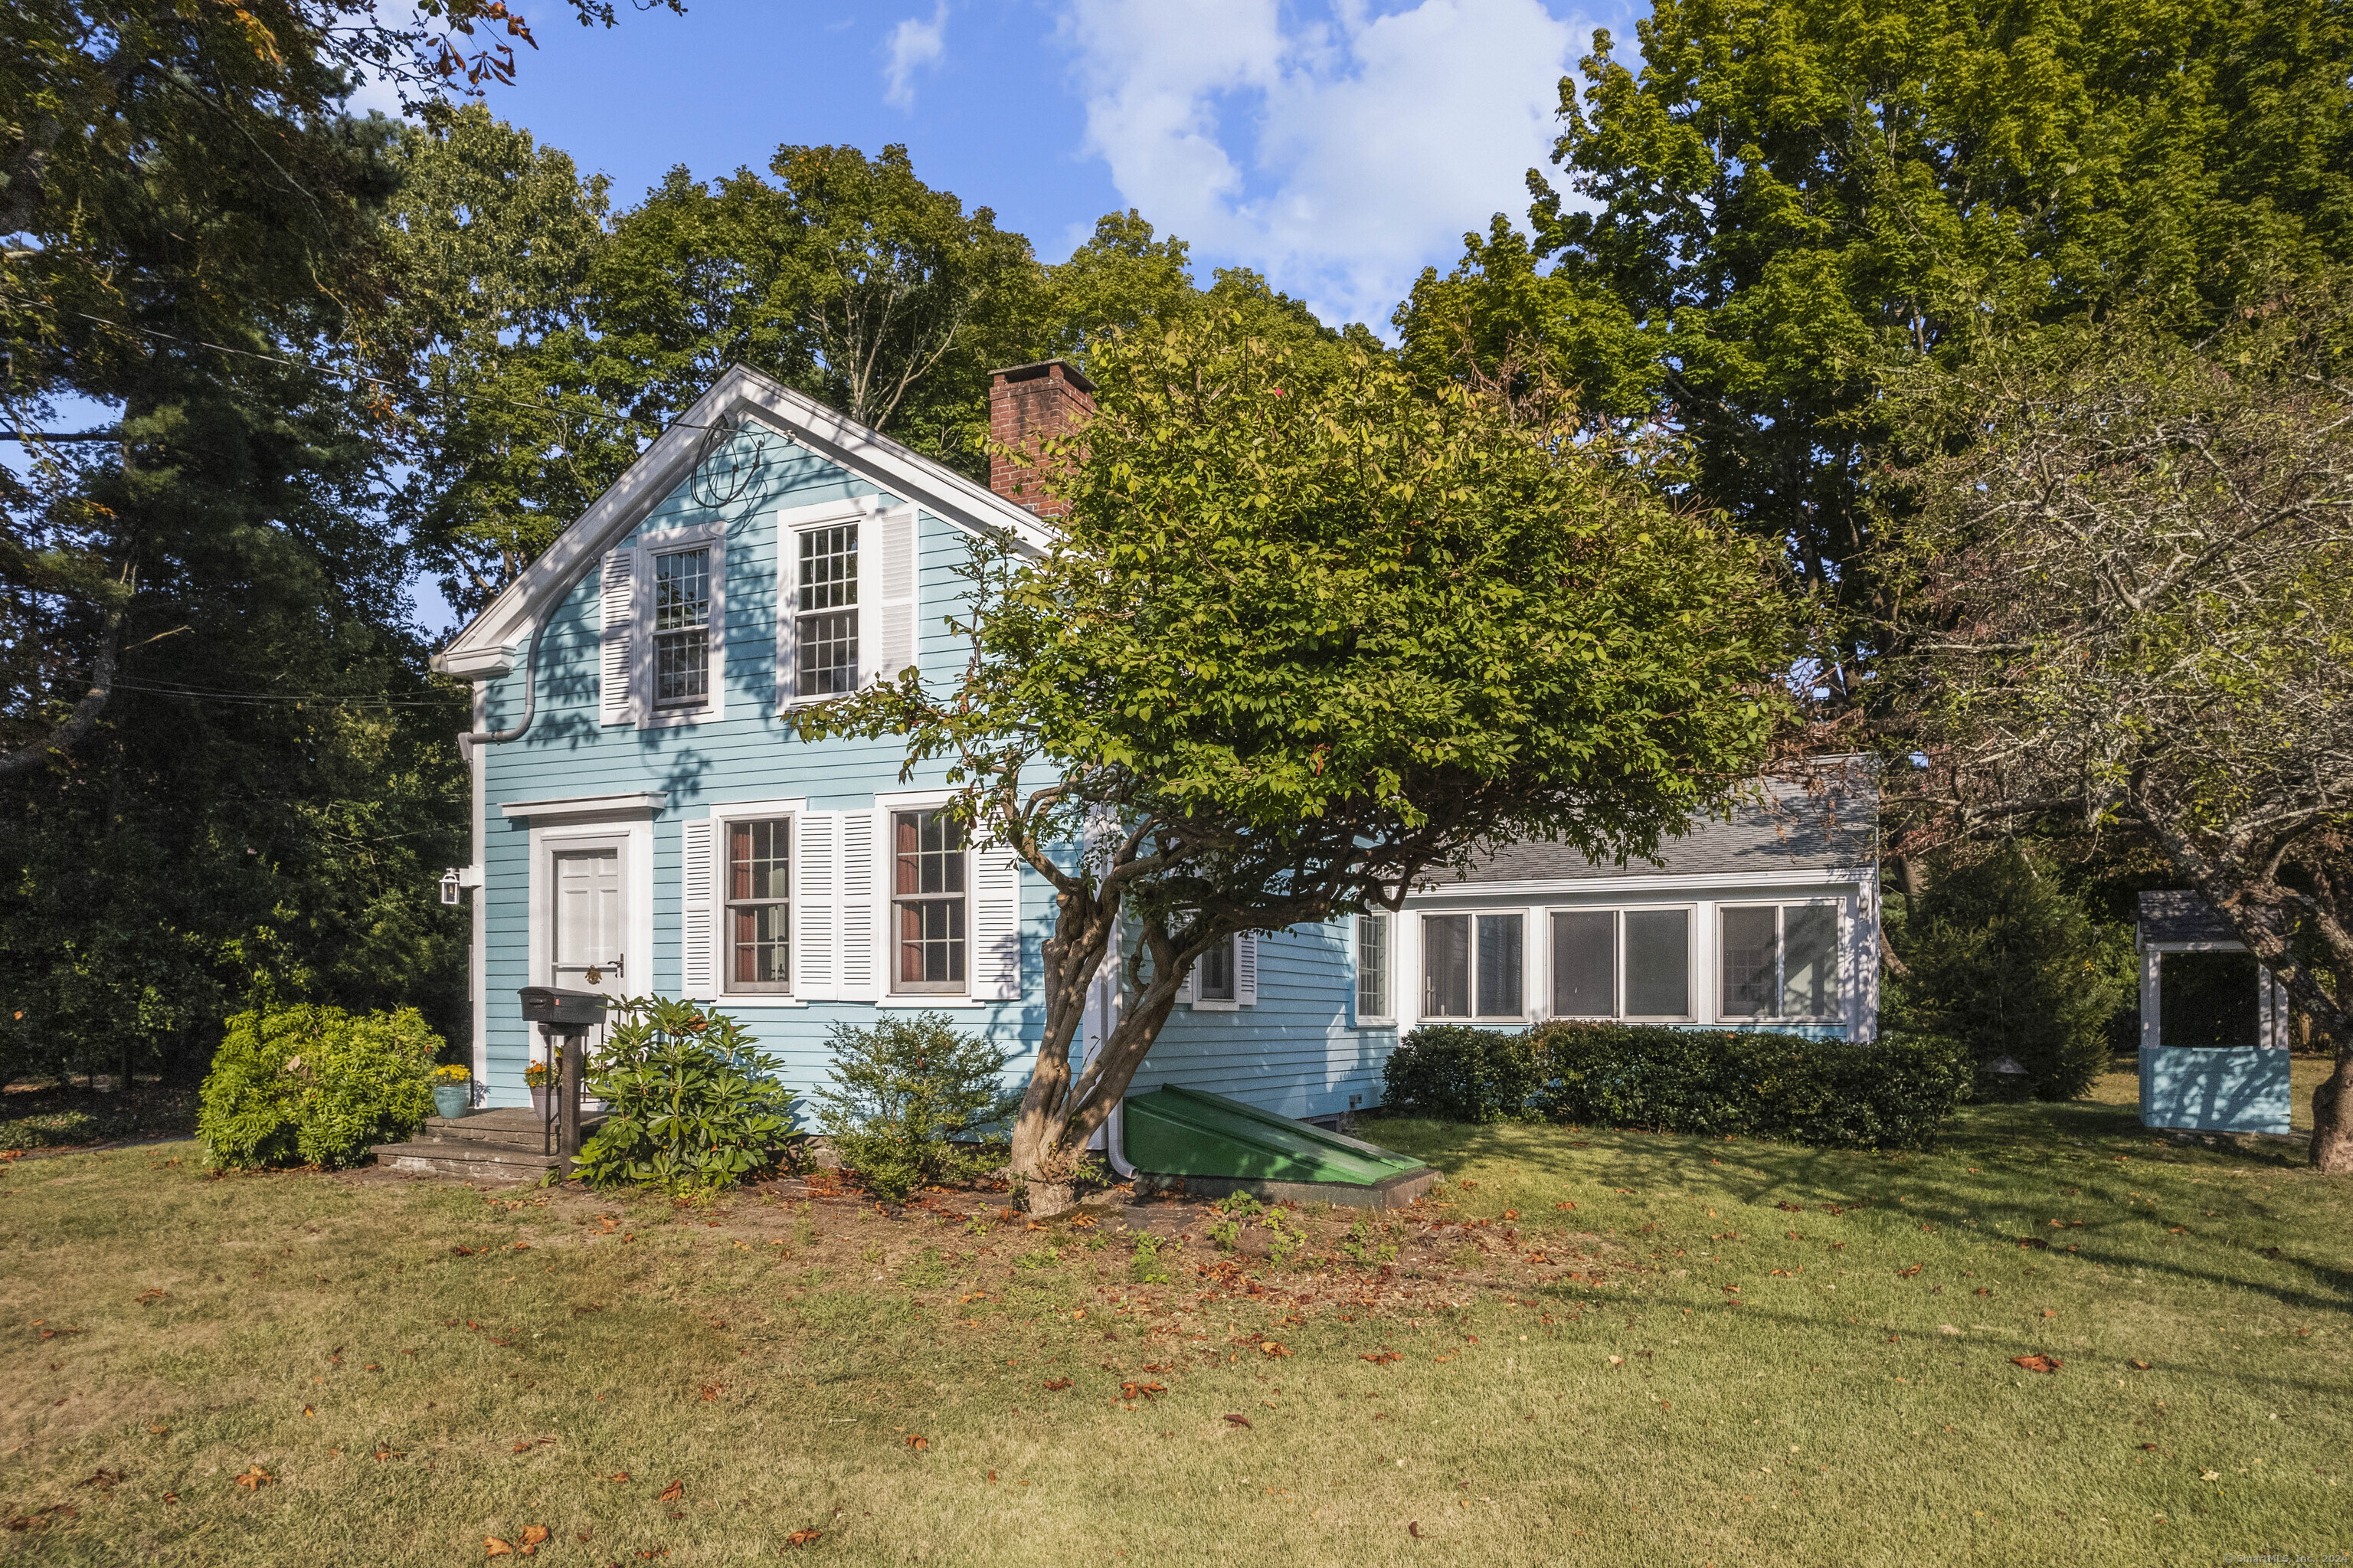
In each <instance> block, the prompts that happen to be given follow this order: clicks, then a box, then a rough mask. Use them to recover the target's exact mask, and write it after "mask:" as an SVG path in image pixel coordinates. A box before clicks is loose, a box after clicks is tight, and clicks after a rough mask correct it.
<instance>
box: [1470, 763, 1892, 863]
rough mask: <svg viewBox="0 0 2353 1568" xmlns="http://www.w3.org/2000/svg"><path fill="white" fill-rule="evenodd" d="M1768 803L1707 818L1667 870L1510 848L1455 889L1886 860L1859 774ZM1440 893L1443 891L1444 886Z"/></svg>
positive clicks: (1675, 847)
mask: <svg viewBox="0 0 2353 1568" xmlns="http://www.w3.org/2000/svg"><path fill="white" fill-rule="evenodd" d="M1761 782H1762V784H1763V794H1762V797H1761V798H1755V797H1752V798H1750V799H1746V800H1742V801H1740V802H1739V803H1738V804H1737V805H1736V806H1735V807H1734V808H1733V812H1732V816H1731V818H1730V820H1729V821H1725V820H1719V819H1716V818H1712V817H1711V818H1704V819H1702V820H1700V821H1694V823H1692V825H1691V831H1690V832H1687V833H1685V834H1683V837H1681V838H1676V839H1663V840H1662V841H1660V843H1659V859H1660V860H1661V861H1662V862H1663V864H1661V865H1652V864H1651V863H1650V862H1648V861H1646V860H1631V861H1629V862H1627V863H1625V864H1622V865H1611V864H1596V863H1594V862H1592V861H1589V860H1588V859H1586V858H1585V857H1584V856H1583V855H1581V854H1579V853H1577V851H1576V849H1575V848H1573V847H1572V846H1570V845H1568V844H1562V843H1546V842H1525V843H1516V844H1507V845H1505V846H1504V848H1502V849H1499V850H1494V851H1492V852H1490V853H1488V854H1486V855H1485V856H1483V857H1482V858H1481V859H1480V860H1479V861H1478V862H1477V863H1474V864H1473V865H1472V868H1471V870H1470V872H1469V874H1465V875H1461V876H1458V877H1457V878H1455V882H1456V883H1457V884H1458V885H1459V884H1461V883H1466V882H1469V883H1481V882H1597V881H1608V880H1610V879H1612V878H1617V877H1630V876H1651V877H1656V876H1722V875H1728V874H1739V873H1750V872H1787V871H1829V870H1836V869H1840V868H1843V867H1852V866H1867V865H1872V864H1874V863H1877V861H1878V859H1879V788H1878V783H1877V780H1876V779H1874V778H1873V776H1872V775H1871V773H1870V772H1869V771H1868V770H1867V769H1864V768H1839V767H1836V766H1832V767H1830V768H1825V769H1824V770H1823V772H1822V773H1821V774H1820V777H1819V778H1818V779H1817V780H1816V782H1817V784H1818V785H1819V786H1820V788H1819V789H1808V788H1807V786H1806V785H1804V784H1801V783H1796V782H1791V781H1788V780H1784V779H1765V780H1762V781H1761ZM1440 885H1441V886H1442V885H1443V884H1440Z"/></svg>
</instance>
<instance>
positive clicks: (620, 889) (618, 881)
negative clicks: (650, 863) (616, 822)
mask: <svg viewBox="0 0 2353 1568" xmlns="http://www.w3.org/2000/svg"><path fill="white" fill-rule="evenodd" d="M554 860H555V930H554V934H553V935H554V940H553V941H552V942H551V943H550V944H549V951H550V952H551V953H552V954H553V955H554V963H553V964H552V966H551V968H552V969H553V970H554V972H553V973H552V974H551V975H550V976H549V977H548V978H549V983H551V984H554V985H558V986H565V987H568V988H570V989H572V990H575V991H602V992H603V993H604V994H605V995H607V996H612V997H619V996H625V995H627V994H628V985H629V980H630V976H629V969H631V967H632V966H633V965H634V964H635V963H636V962H638V956H637V955H636V954H633V953H630V952H628V951H627V950H626V944H627V940H628V938H627V933H628V898H627V896H626V892H627V890H626V888H625V887H624V885H623V882H622V876H621V852H620V850H619V849H618V848H617V847H615V848H610V849H586V850H558V851H557V852H556V853H555V856H554ZM592 975H593V977H594V978H593V979H592V978H591V977H592Z"/></svg>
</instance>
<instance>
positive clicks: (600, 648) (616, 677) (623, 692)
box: [596, 550, 639, 724]
mask: <svg viewBox="0 0 2353 1568" xmlns="http://www.w3.org/2000/svg"><path fill="white" fill-rule="evenodd" d="M637 567H638V553H637V552H636V551H635V550H608V551H607V552H606V554H605V567H604V571H603V572H602V574H601V575H600V576H599V577H598V580H597V590H596V614H597V633H596V722H597V723H599V724H635V723H636V722H637V719H638V705H637V703H636V701H635V698H636V691H635V689H634V687H635V677H636V674H637V664H638V661H637V656H636V655H637V643H638V641H639V640H638V637H637V635H636V633H637V618H638V570H637Z"/></svg>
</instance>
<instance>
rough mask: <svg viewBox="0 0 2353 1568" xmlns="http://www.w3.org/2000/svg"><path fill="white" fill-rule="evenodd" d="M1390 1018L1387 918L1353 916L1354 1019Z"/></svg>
mask: <svg viewBox="0 0 2353 1568" xmlns="http://www.w3.org/2000/svg"><path fill="white" fill-rule="evenodd" d="M1389 1015H1390V1014H1389V917H1388V916H1387V915H1383V914H1377V913H1376V914H1370V915H1359V916H1356V1017H1357V1018H1358V1020H1359V1021H1361V1020H1364V1019H1367V1018H1387V1017H1388V1016H1389Z"/></svg>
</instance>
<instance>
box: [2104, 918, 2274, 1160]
mask: <svg viewBox="0 0 2353 1568" xmlns="http://www.w3.org/2000/svg"><path fill="white" fill-rule="evenodd" d="M2134 946H2135V948H2137V951H2138V952H2139V954H2140V1119H2141V1125H2143V1126H2144V1127H2157V1128H2184V1129H2189V1130H2192V1131H2198V1132H2271V1133H2282V1134H2284V1133H2285V1132H2286V1131H2287V1130H2288V1051H2287V1045H2288V1014H2287V993H2286V991H2285V990H2284V988H2283V987H2282V986H2280V985H2279V983H2278V982H2277V981H2275V980H2273V979H2272V974H2271V971H2270V970H2269V969H2264V968H2263V967H2262V966H2261V965H2260V964H2253V963H2252V962H2251V963H2250V964H2249V965H2248V966H2247V967H2248V968H2252V969H2253V971H2254V972H2253V984H2252V985H2251V986H2250V987H2249V989H2250V990H2251V991H2252V992H2253V994H2251V995H2248V996H2246V997H2245V999H2244V1002H2243V1006H2242V1004H2240V1003H2238V1002H2237V1001H2233V1000H2232V998H2231V997H2229V996H2228V995H2226V996H2225V997H2224V998H2223V999H2222V1003H2223V1005H2222V1006H2221V1008H2220V1009H2219V1010H2218V1009H2216V1008H2214V1007H2212V1006H2211V1005H2209V1006H2204V1007H2194V1008H2193V1007H2191V1006H2189V1005H2187V1004H2186V1003H2185V1004H2184V1005H2181V1006H2179V1007H2177V1009H2176V1012H2177V1013H2178V1014H2179V1018H2178V1020H2177V1022H2176V1023H2175V1025H2174V1027H2173V1028H2172V1029H2170V1030H2168V1027H2167V1021H2166V1011H2167V1010H2166V1001H2165V988H2166V969H2167V962H2166V960H2167V959H2168V957H2171V958H2172V959H2174V966H2175V968H2176V969H2177V970H2180V969H2187V968H2188V967H2189V964H2190V963H2192V962H2193V961H2196V960H2195V959H2194V958H2193V956H2201V955H2211V954H2244V953H2245V952H2246V951H2247V946H2246V944H2245V943H2243V942H2242V941H2240V940H2239V938H2237V937H2235V936H2233V935H2232V932H2231V928H2230V927H2229V925H2228V924H2226V923H2225V922H2224V920H2223V919H2222V917H2221V915H2219V914H2217V913H2216V912H2215V910H2214V908H2213V906H2211V905H2210V904H2208V903H2207V902H2206V901H2205V899H2203V898H2201V897H2200V896H2199V895H2197V894H2196V893H2192V892H2188V891H2176V890H2168V891H2163V892H2155V893H2144V894H2142V895H2140V923H2139V928H2138V930H2137V934H2136V937H2135V941H2134ZM2183 978H2184V979H2185V980H2186V979H2187V978H2188V977H2187V976H2186V975H2185V976H2184V977H2183ZM2239 983H2242V984H2243V983H2245V982H2244V980H2241V981H2240V982H2239ZM2178 989H2179V988H2178Z"/></svg>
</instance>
